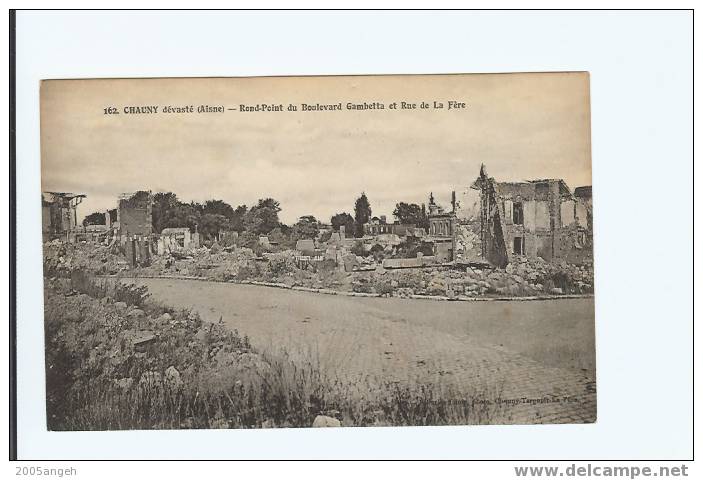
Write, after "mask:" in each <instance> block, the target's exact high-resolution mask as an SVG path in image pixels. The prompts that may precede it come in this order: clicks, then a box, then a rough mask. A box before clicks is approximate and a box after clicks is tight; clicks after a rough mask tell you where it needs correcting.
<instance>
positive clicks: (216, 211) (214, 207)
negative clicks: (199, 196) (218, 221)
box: [202, 200, 234, 220]
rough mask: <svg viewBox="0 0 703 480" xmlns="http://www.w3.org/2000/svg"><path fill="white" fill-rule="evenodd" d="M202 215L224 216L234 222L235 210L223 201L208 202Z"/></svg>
mask: <svg viewBox="0 0 703 480" xmlns="http://www.w3.org/2000/svg"><path fill="white" fill-rule="evenodd" d="M202 213H203V214H204V215H205V214H213V215H222V216H223V217H225V218H226V219H227V220H232V219H233V218H234V209H233V208H232V205H230V204H229V203H227V202H225V201H223V200H207V201H206V202H205V204H204V205H203V208H202Z"/></svg>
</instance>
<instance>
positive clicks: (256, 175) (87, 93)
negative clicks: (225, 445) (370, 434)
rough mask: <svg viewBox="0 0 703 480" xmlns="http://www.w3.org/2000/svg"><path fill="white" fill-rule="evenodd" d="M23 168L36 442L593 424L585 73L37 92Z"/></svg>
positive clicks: (180, 82)
mask: <svg viewBox="0 0 703 480" xmlns="http://www.w3.org/2000/svg"><path fill="white" fill-rule="evenodd" d="M41 157H42V158H41V161H42V171H41V176H42V179H41V180H42V184H41V190H42V191H41V216H42V217H41V218H42V242H43V254H44V259H43V261H44V263H43V265H44V285H43V288H44V309H45V310H44V311H45V319H44V322H45V332H46V342H45V348H46V392H47V393H46V395H47V398H46V406H47V428H48V429H49V430H118V429H188V428H198V429H208V428H288V427H351V426H405V425H476V424H482V425H485V424H545V423H592V422H595V421H596V382H595V380H596V362H595V358H596V355H595V335H594V330H595V326H594V322H595V319H594V299H593V292H594V281H593V215H592V195H591V147H590V99H589V75H588V73H587V72H555V73H515V74H457V75H387V76H328V77H325V76H323V77H260V78H156V79H92V80H45V81H44V82H43V83H42V85H41ZM39 193H40V192H37V197H38V196H39ZM37 215H39V212H38V211H37Z"/></svg>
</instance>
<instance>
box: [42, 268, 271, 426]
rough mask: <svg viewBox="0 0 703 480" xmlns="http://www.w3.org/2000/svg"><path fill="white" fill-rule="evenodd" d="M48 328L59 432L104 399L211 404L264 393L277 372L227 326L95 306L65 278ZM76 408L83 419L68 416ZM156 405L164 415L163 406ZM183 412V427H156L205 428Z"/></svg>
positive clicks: (51, 400) (53, 296)
mask: <svg viewBox="0 0 703 480" xmlns="http://www.w3.org/2000/svg"><path fill="white" fill-rule="evenodd" d="M45 322H46V335H47V374H48V378H47V386H48V392H47V401H48V405H47V406H48V411H49V413H50V415H49V417H50V418H49V425H50V428H52V429H63V428H70V427H72V426H75V425H71V422H73V421H80V417H81V414H82V413H86V410H87V409H92V408H96V409H99V405H98V402H100V401H101V397H104V398H111V399H112V400H111V401H114V402H122V401H124V402H128V403H130V402H134V401H137V402H142V401H143V400H144V398H145V397H148V398H150V399H151V400H154V401H156V400H158V399H163V398H164V396H166V397H168V398H170V399H177V398H197V397H198V396H202V397H204V398H207V397H208V396H217V395H219V394H220V393H222V392H225V391H232V389H235V390H237V389H239V390H242V391H245V390H247V389H252V388H254V389H255V388H259V387H260V385H259V383H260V380H261V378H262V373H265V371H266V370H267V369H270V365H269V364H268V363H267V362H266V361H265V360H264V359H263V358H262V357H261V356H260V355H258V354H257V353H256V352H254V351H253V350H252V349H251V347H250V346H249V342H248V339H247V338H246V337H244V338H242V337H240V336H239V335H238V334H237V332H236V331H234V332H233V331H231V330H229V329H228V328H226V327H225V326H224V325H223V324H222V323H207V322H204V321H202V320H201V319H200V317H199V316H198V315H197V314H196V313H193V312H188V311H174V310H171V309H168V308H165V307H162V306H157V305H156V304H152V303H150V302H145V303H144V304H141V305H134V304H127V303H126V302H123V301H117V300H116V299H115V298H112V297H108V296H106V297H103V298H101V299H96V298H93V297H90V296H89V295H87V294H85V293H78V292H76V291H74V290H72V289H71V288H70V286H67V285H66V282H65V281H63V282H62V281H61V280H58V279H54V280H48V282H47V288H46V289H45ZM151 400H150V401H151ZM85 402H88V404H86V403H85ZM93 402H95V403H93ZM77 403H80V404H81V408H82V409H83V411H82V412H81V411H76V410H73V411H69V410H67V409H71V408H74V409H75V408H76V404H77ZM129 406H130V407H131V405H129ZM152 406H153V408H159V405H158V404H157V403H156V402H155V403H154V404H153V405H150V407H152ZM183 413H185V414H186V415H185V416H184V417H183V418H181V419H180V420H178V421H179V422H180V423H178V424H173V423H169V424H168V425H164V424H163V418H162V419H161V423H158V422H157V423H154V424H153V425H149V426H150V427H152V428H160V427H165V426H167V427H169V428H188V427H196V426H202V425H199V424H198V423H197V422H196V420H195V419H194V418H188V416H187V413H188V412H183ZM193 415H194V414H193ZM159 417H160V416H159V415H154V416H153V418H155V419H156V418H159ZM150 418H151V417H150V416H149V417H147V418H146V420H149V419H150ZM97 420H98V424H97V425H95V427H96V428H97V427H98V426H99V420H100V419H97ZM137 420H139V421H144V420H145V419H135V421H137ZM174 421H175V420H174ZM207 426H208V427H210V426H211V425H207ZM112 428H115V426H114V425H113V426H112Z"/></svg>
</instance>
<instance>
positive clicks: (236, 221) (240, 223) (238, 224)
mask: <svg viewBox="0 0 703 480" xmlns="http://www.w3.org/2000/svg"><path fill="white" fill-rule="evenodd" d="M246 214H247V206H246V205H240V206H238V207H237V208H235V209H234V213H233V214H232V220H231V224H232V230H234V231H235V232H242V231H244V216H245V215H246Z"/></svg>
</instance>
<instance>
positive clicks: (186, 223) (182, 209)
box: [159, 202, 200, 233]
mask: <svg viewBox="0 0 703 480" xmlns="http://www.w3.org/2000/svg"><path fill="white" fill-rule="evenodd" d="M168 215H169V216H168V218H167V219H166V221H165V223H163V224H162V226H161V228H162V229H163V228H166V227H171V228H175V227H188V228H189V229H190V231H191V232H194V231H195V227H196V225H198V224H199V223H200V212H199V210H198V205H197V204H195V203H181V202H179V203H178V205H176V206H175V207H174V208H172V209H170V210H169V211H168ZM159 233H161V230H159Z"/></svg>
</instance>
